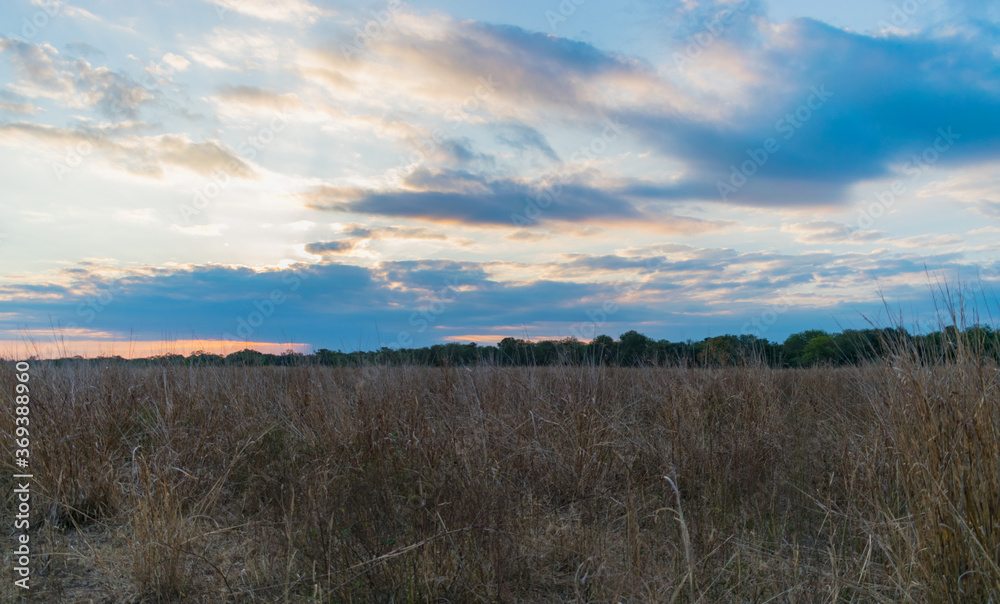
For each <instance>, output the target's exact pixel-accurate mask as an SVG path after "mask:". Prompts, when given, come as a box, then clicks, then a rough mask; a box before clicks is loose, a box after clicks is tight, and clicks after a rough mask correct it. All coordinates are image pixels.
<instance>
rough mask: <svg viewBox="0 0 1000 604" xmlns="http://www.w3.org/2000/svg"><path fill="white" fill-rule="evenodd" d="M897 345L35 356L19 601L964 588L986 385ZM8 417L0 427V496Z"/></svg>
mask: <svg viewBox="0 0 1000 604" xmlns="http://www.w3.org/2000/svg"><path fill="white" fill-rule="evenodd" d="M905 352H906V354H900V355H897V356H896V357H895V358H894V359H893V360H889V361H885V362H882V363H879V364H874V365H868V366H862V367H851V368H811V369H775V368H770V367H766V366H752V365H751V366H745V367H728V368H717V369H677V368H673V369H665V368H608V367H562V368H560V367H544V368H532V367H526V368H502V367H491V366H479V367H473V368H463V367H449V368H420V367H368V368H361V369H334V368H326V367H263V368H240V367H209V368H206V367H201V368H190V367H188V368H184V367H164V368H156V367H149V368H134V367H133V368H130V367H122V366H118V367H108V368H105V367H103V366H100V365H98V364H96V363H89V364H77V365H74V366H68V367H53V366H51V365H49V366H47V365H44V364H40V365H38V366H37V367H36V368H35V369H34V370H33V377H32V380H33V381H32V383H33V388H34V389H33V393H32V397H33V403H32V405H33V410H32V416H31V418H32V434H33V443H32V449H33V452H32V455H33V457H32V462H33V466H32V469H33V471H34V473H35V476H36V479H35V483H34V485H35V490H36V491H35V501H34V510H35V516H34V521H35V522H36V524H37V523H39V521H40V520H41V519H42V517H43V516H44V523H41V527H40V528H39V529H38V530H37V531H36V534H35V537H34V538H33V539H34V543H35V546H36V548H37V549H36V551H37V552H38V556H37V557H36V558H35V560H34V566H35V571H34V572H35V574H34V581H35V584H34V588H33V589H32V590H31V595H32V597H33V598H35V599H37V600H39V601H52V602H55V601H88V600H91V599H93V600H94V601H98V602H100V601H110V602H126V601H127V602H136V601H143V602H168V601H175V600H181V599H187V600H188V601H205V602H221V601H239V602H285V601H289V602H409V601H414V602H422V601H450V602H477V601H478V602H496V601H511V602H513V601H536V602H541V601H545V602H552V601H580V602H588V601H591V602H616V601H622V602H694V601H698V602H724V601H730V602H767V601H788V602H818V601H827V602H839V601H844V602H848V601H856V602H897V601H915V602H928V601H946V602H947V601H953V602H959V601H967V602H968V601H986V600H988V599H989V597H990V595H991V594H993V595H994V596H993V597H995V594H997V593H1000V569H998V561H1000V484H998V470H1000V468H998V460H1000V451H998V444H1000V377H998V373H997V368H996V366H995V365H994V364H992V363H990V362H987V361H980V360H979V359H978V358H977V357H976V356H975V355H974V354H972V353H971V352H968V351H965V353H961V354H957V355H955V358H954V359H950V360H947V361H945V362H944V363H938V364H934V365H923V364H921V363H920V362H919V361H918V360H916V359H915V358H914V356H913V354H912V352H913V351H905ZM960 352H961V351H960ZM12 373H13V372H12V370H10V369H9V368H4V370H3V373H2V375H0V391H2V392H4V393H6V394H5V396H6V397H7V398H10V396H12V393H13V391H14V382H13V379H12V377H11V375H12ZM12 428H13V420H12V415H11V414H8V413H4V414H2V415H0V433H2V434H3V435H4V437H3V448H4V451H3V453H2V456H3V457H2V458H3V460H4V463H5V464H7V467H5V471H4V472H3V477H2V478H0V480H2V481H5V483H4V484H2V485H0V488H2V489H3V493H5V494H6V496H7V497H9V494H10V493H11V491H12V485H11V484H10V482H9V478H8V477H9V476H10V474H11V473H12V472H11V470H12V468H11V467H9V461H8V460H10V459H11V457H12V456H11V455H10V454H9V452H10V450H11V449H12V447H13V445H12V442H11V439H10V437H9V435H10V434H11V433H12ZM11 509H12V503H11V501H10V500H9V499H8V504H7V505H6V506H5V509H4V512H3V513H4V516H5V517H4V518H3V522H4V526H6V527H10V526H11V524H12V523H11V521H10V510H11ZM9 550H10V548H9V547H5V548H4V556H9ZM8 562H9V558H5V561H4V567H5V568H10V565H9V564H8ZM10 583H11V581H10V579H9V578H7V579H5V580H4V581H3V586H2V587H0V595H3V596H4V597H7V596H11V597H13V596H20V595H21V594H20V593H16V594H15V593H14V592H13V591H12V587H11V585H10Z"/></svg>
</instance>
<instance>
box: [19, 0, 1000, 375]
mask: <svg viewBox="0 0 1000 604" xmlns="http://www.w3.org/2000/svg"><path fill="white" fill-rule="evenodd" d="M0 36H3V37H2V39H0V178H2V183H3V191H2V195H0V204H2V205H0V209H2V214H0V355H4V354H7V355H8V356H9V355H10V354H12V352H11V351H14V350H15V349H17V348H18V347H21V348H24V347H25V346H34V347H37V349H38V350H39V351H41V352H42V353H43V354H56V353H60V354H61V353H68V354H86V355H93V354H122V355H123V356H124V355H133V356H134V355H138V354H143V355H144V354H159V353H161V352H164V351H171V352H178V353H182V354H187V353H190V352H191V351H192V350H194V349H204V350H225V351H230V352H231V351H234V350H238V349H240V348H243V347H244V346H245V345H247V344H248V343H249V344H251V345H253V346H255V347H257V348H260V349H262V350H264V349H267V350H279V351H280V350H285V349H286V348H295V349H297V350H303V351H304V350H308V349H310V348H313V349H315V348H330V349H341V350H355V349H374V348H378V347H380V346H390V347H393V348H395V347H399V346H403V347H414V346H426V345H430V344H434V343H439V342H446V341H476V342H479V343H481V344H486V343H495V342H496V341H498V340H499V339H500V338H503V337H505V336H515V337H521V338H531V339H557V338H564V337H570V336H572V337H577V338H579V339H581V340H587V339H590V338H592V337H593V336H594V335H597V334H609V335H612V336H614V337H617V336H618V335H619V334H621V333H622V332H624V331H626V330H629V329H636V330H638V331H640V332H642V333H645V334H647V335H649V336H651V337H654V338H656V339H661V338H665V339H669V340H686V339H695V340H700V339H702V338H704V337H707V336H715V335H721V334H726V333H736V334H739V333H752V334H754V335H758V336H761V337H765V338H768V339H771V340H779V341H780V340H783V339H784V338H785V337H787V336H788V335H789V334H790V333H793V332H796V331H801V330H803V329H807V328H821V329H827V330H831V331H836V330H839V329H841V328H846V327H864V326H867V325H866V323H865V317H868V318H870V319H873V320H876V321H886V320H887V318H886V310H885V309H884V308H883V301H882V300H883V298H884V299H885V300H886V302H887V303H888V304H889V306H890V308H891V309H893V310H894V312H897V313H898V312H902V314H903V315H904V318H905V319H906V320H907V322H917V323H918V322H921V321H930V320H931V318H932V312H933V300H932V295H931V290H930V286H929V283H933V282H934V281H935V280H936V279H942V278H943V279H947V280H950V281H951V280H955V279H960V280H961V281H963V282H964V283H965V284H966V285H968V286H970V287H972V288H973V289H974V290H975V291H979V292H981V295H984V296H986V298H987V299H988V300H990V302H989V303H988V306H987V305H984V306H983V307H982V308H983V309H984V312H987V311H988V309H992V310H993V311H994V312H996V309H997V306H996V302H995V301H993V300H994V299H995V298H994V297H993V296H994V295H995V294H994V293H993V288H996V289H997V290H1000V251H998V246H997V239H998V234H1000V9H998V8H997V4H996V3H987V2H977V1H973V0H962V1H958V0H955V1H940V0H923V1H919V0H908V1H907V2H883V1H880V0H843V1H838V2H828V1H818V0H813V1H805V2H804V1H801V0H780V1H779V0H772V1H770V2H758V1H741V0H730V1H724V0H715V1H701V0H685V1H662V0H661V1H655V2H654V1H631V2H607V1H602V0H562V2H561V3H560V1H559V0H552V1H550V2H545V1H532V2H519V1H512V2H478V1H459V0H436V1H421V2H414V3H403V2H397V1H396V0H378V1H375V2H362V3H357V2H321V1H318V0H317V1H313V2H310V1H307V0H280V1H279V0H179V1H174V0H170V1H156V2H148V1H139V2H135V1H129V2H126V1H124V0H122V1H119V0H93V1H88V0H75V1H74V2H72V3H67V2H60V1H56V0H30V1H29V0H10V1H8V2H5V4H4V9H3V12H2V16H0ZM54 336H58V338H59V340H60V342H61V344H60V347H58V348H55V347H53V339H54Z"/></svg>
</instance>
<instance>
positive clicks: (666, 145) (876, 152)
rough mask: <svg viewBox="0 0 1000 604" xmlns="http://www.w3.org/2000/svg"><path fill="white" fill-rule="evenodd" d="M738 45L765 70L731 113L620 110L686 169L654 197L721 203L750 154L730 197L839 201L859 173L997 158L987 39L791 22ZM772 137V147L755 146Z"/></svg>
mask: <svg viewBox="0 0 1000 604" xmlns="http://www.w3.org/2000/svg"><path fill="white" fill-rule="evenodd" d="M743 50H744V54H743V56H742V57H740V56H735V57H733V60H735V61H737V62H738V64H739V66H740V68H742V69H746V70H751V71H754V72H755V73H759V74H761V78H760V79H759V81H755V82H753V83H750V84H747V85H745V86H743V87H742V89H740V90H739V91H738V92H739V93H740V94H741V97H743V98H745V100H744V101H743V103H742V104H741V105H742V107H743V109H742V110H741V111H739V112H738V113H737V114H734V115H733V116H731V117H730V118H728V119H724V120H721V119H714V120H709V119H692V116H690V115H686V114H683V113H678V112H671V111H656V110H655V109H653V108H643V109H635V110H631V111H626V112H624V113H623V116H622V120H623V121H625V122H626V123H629V124H631V125H633V126H634V127H633V132H634V133H635V134H636V135H637V136H640V137H641V138H642V139H643V140H644V141H645V142H647V143H649V144H653V145H656V146H657V147H658V148H659V150H660V151H661V152H662V153H664V154H667V155H670V156H672V157H674V158H677V159H678V160H679V161H682V162H683V163H684V164H686V166H687V167H688V172H689V174H688V175H686V176H685V177H684V178H683V179H682V180H680V181H679V182H676V183H672V184H670V185H666V186H663V187H661V188H660V189H659V190H654V189H650V190H648V191H647V193H648V194H649V195H650V196H651V197H662V198H667V199H678V198H680V199H687V198H701V199H712V198H714V199H717V200H720V201H721V200H722V198H723V196H722V195H721V194H720V192H719V190H718V183H719V182H723V183H730V182H731V180H732V179H731V176H732V174H733V172H734V166H735V167H736V168H735V170H740V167H741V166H742V165H743V164H744V163H746V162H750V163H755V164H756V165H752V166H750V168H749V169H747V170H746V171H745V173H750V174H751V175H749V176H747V178H746V183H745V185H739V184H738V185H736V186H737V188H738V191H736V192H732V193H731V195H730V196H728V198H727V201H730V202H732V203H741V204H748V205H762V206H771V205H808V204H817V203H821V204H822V203H836V202H841V201H843V200H845V199H846V197H847V193H848V190H849V189H850V187H851V186H853V185H854V184H856V183H858V182H861V181H864V180H871V179H877V178H885V177H891V176H899V175H909V174H910V173H911V172H913V171H916V172H917V173H919V171H921V170H923V169H925V168H926V167H928V166H930V165H933V166H952V165H961V164H970V163H976V162H980V161H984V160H988V159H991V158H995V157H997V156H998V155H1000V144H998V143H1000V122H998V121H997V120H996V119H994V117H993V116H994V114H995V107H996V105H997V103H998V101H1000V70H998V69H997V68H996V64H995V57H994V56H993V53H992V51H991V49H990V47H989V45H988V44H986V43H985V41H981V40H977V39H967V38H964V37H961V36H947V37H946V36H939V37H931V36H929V35H926V34H921V35H916V36H894V35H887V36H881V37H871V36H865V35H861V34H858V33H852V32H848V31H844V30H840V29H837V28H834V27H831V26H828V25H825V24H823V23H819V22H816V21H812V20H808V19H799V20H797V21H794V22H792V23H789V24H787V25H784V26H775V27H773V28H772V33H771V34H770V38H769V39H768V41H767V44H766V45H764V46H762V47H760V48H755V47H752V46H748V47H746V48H744V49H743ZM831 57H836V59H835V60H831ZM817 91H819V92H817ZM824 98H825V100H824ZM724 100H725V99H721V98H720V99H718V101H724ZM768 139H773V140H774V141H775V143H776V144H777V146H778V148H777V150H775V151H773V152H770V153H762V152H761V151H762V150H763V149H764V147H765V146H766V141H768ZM754 154H756V155H757V156H758V157H759V158H761V159H760V160H757V161H755V160H753V157H754ZM928 158H929V159H928ZM748 165H749V164H748ZM736 180H740V178H738V177H737V178H736Z"/></svg>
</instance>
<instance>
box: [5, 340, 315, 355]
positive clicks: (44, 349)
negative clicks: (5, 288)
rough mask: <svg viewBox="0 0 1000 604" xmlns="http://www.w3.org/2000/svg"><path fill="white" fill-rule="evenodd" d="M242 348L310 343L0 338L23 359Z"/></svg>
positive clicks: (299, 348)
mask: <svg viewBox="0 0 1000 604" xmlns="http://www.w3.org/2000/svg"><path fill="white" fill-rule="evenodd" d="M245 348H250V349H251V350H257V351H259V352H265V353H269V354H281V353H283V352H285V351H286V350H289V349H291V350H294V351H295V352H301V353H303V354H308V353H309V352H311V351H312V346H311V345H309V344H301V343H294V342H292V343H287V342H286V343H281V342H277V343H276V342H233V341H228V340H171V341H163V340H132V341H124V340H121V341H108V340H69V339H65V340H59V341H56V340H53V339H51V338H49V339H40V340H0V357H3V358H6V359H18V360H20V359H26V358H28V357H31V356H34V357H36V358H39V359H56V358H67V357H73V356H81V357H85V358H96V357H101V356H120V357H124V358H126V359H137V358H145V357H152V356H158V355H164V354H180V355H184V356H189V355H190V354H191V353H193V352H196V351H202V352H206V353H211V354H221V355H227V354H232V353H234V352H239V351H241V350H243V349H245Z"/></svg>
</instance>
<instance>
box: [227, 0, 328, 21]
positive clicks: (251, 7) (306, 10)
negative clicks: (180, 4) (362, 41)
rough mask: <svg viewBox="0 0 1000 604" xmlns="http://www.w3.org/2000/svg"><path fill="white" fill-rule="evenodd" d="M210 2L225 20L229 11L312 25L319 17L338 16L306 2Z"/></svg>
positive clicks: (278, 0)
mask: <svg viewBox="0 0 1000 604" xmlns="http://www.w3.org/2000/svg"><path fill="white" fill-rule="evenodd" d="M208 2H210V3H211V4H214V5H215V6H216V7H218V8H217V11H218V13H219V16H220V17H222V18H225V14H226V13H227V12H228V11H233V12H236V13H239V14H242V15H247V16H249V17H254V18H256V19H261V20H263V21H278V22H283V23H292V24H294V23H303V24H312V23H315V22H316V20H317V19H318V18H319V17H325V16H332V15H335V14H336V13H334V12H332V11H329V10H326V9H322V8H320V7H318V6H316V5H314V4H311V3H309V2H306V0H208Z"/></svg>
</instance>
